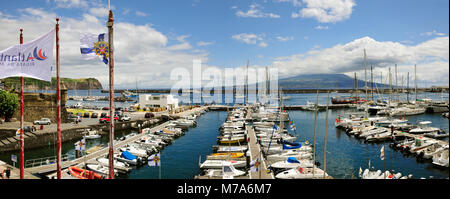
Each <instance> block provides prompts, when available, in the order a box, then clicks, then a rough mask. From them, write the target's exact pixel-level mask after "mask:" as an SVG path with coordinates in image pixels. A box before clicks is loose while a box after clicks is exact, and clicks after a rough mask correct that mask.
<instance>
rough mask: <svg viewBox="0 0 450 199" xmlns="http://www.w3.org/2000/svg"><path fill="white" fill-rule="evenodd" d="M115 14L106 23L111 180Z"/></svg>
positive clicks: (112, 160)
mask: <svg viewBox="0 0 450 199" xmlns="http://www.w3.org/2000/svg"><path fill="white" fill-rule="evenodd" d="M113 22H114V18H113V12H112V10H109V19H108V22H107V23H106V26H107V27H108V38H109V45H108V47H109V106H110V109H109V117H110V122H109V133H110V135H109V179H114V122H115V121H114V45H113V44H114V43H113V35H114V29H113V25H114V24H113Z"/></svg>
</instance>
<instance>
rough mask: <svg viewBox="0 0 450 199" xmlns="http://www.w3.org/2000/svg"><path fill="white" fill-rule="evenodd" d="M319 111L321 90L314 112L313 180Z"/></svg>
mask: <svg viewBox="0 0 450 199" xmlns="http://www.w3.org/2000/svg"><path fill="white" fill-rule="evenodd" d="M318 109H319V90H317V95H316V105H315V110H314V115H315V116H314V143H313V150H314V157H313V172H312V173H313V178H314V174H315V170H316V168H315V167H316V165H315V164H316V129H317V110H318Z"/></svg>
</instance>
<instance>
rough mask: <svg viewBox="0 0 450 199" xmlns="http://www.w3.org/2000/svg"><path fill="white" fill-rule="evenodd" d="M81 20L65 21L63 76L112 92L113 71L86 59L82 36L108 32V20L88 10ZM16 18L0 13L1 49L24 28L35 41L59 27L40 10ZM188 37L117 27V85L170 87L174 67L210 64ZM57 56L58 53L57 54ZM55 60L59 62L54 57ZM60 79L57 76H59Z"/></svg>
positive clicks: (122, 24) (29, 10)
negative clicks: (94, 81)
mask: <svg viewBox="0 0 450 199" xmlns="http://www.w3.org/2000/svg"><path fill="white" fill-rule="evenodd" d="M84 12H85V13H84V14H82V15H81V17H74V18H70V17H60V21H59V24H60V33H59V35H60V39H61V40H60V50H61V53H60V54H61V76H62V77H70V78H87V77H95V78H97V79H99V80H100V82H101V83H102V85H103V86H104V87H105V88H106V87H107V85H108V81H109V80H108V72H107V71H108V67H107V66H106V65H105V64H104V63H103V62H102V61H100V59H99V60H91V61H86V60H83V59H82V58H81V55H80V33H107V32H108V31H107V28H106V26H105V18H97V17H96V16H93V15H92V14H90V13H89V12H90V10H89V9H87V10H86V9H85V10H84ZM16 13H18V14H17V15H16V16H14V17H13V18H7V17H4V16H3V15H0V35H2V40H0V49H5V48H7V47H10V46H11V45H15V44H17V42H18V39H17V37H18V28H17V27H20V28H23V29H24V42H28V41H31V40H33V39H35V38H37V37H39V36H41V35H43V34H45V33H47V32H48V31H50V30H51V29H52V28H54V27H55V23H56V21H55V18H56V16H57V15H56V14H55V13H52V12H49V11H46V10H42V9H34V8H25V9H21V10H19V11H18V12H16ZM187 38H188V36H186V35H181V36H178V37H177V38H176V39H174V41H175V44H174V45H171V46H168V43H169V40H170V39H169V38H168V37H167V36H166V35H165V34H163V33H162V32H160V31H158V30H156V29H154V28H153V27H151V26H150V25H147V24H146V25H135V24H132V23H126V22H115V23H114V49H115V77H114V78H115V87H116V88H124V87H126V86H130V85H132V86H131V87H134V85H135V79H137V80H138V84H139V86H140V87H147V88H151V87H169V88H170V86H171V85H173V83H174V82H175V81H172V80H170V73H171V71H172V70H173V69H175V68H179V67H184V68H187V69H191V68H192V60H193V59H201V60H202V62H203V63H206V64H207V63H208V61H209V59H208V56H207V54H208V53H207V52H205V51H197V49H195V48H193V47H192V46H191V45H190V44H189V42H188V41H187ZM54 54H55V53H54ZM53 59H54V60H55V58H53ZM53 76H55V74H53Z"/></svg>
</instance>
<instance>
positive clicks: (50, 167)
mask: <svg viewBox="0 0 450 199" xmlns="http://www.w3.org/2000/svg"><path fill="white" fill-rule="evenodd" d="M200 109H206V107H199V108H194V109H191V110H187V111H184V112H180V113H177V114H176V115H178V116H185V115H188V114H191V113H193V112H195V111H198V110H200ZM167 124H169V122H168V121H167V122H164V123H162V124H159V125H157V126H155V127H153V128H151V129H150V131H151V132H155V131H160V130H161V129H163V128H164V127H165V126H167ZM145 135H146V134H144V133H141V134H137V135H134V136H132V137H130V138H128V139H126V140H123V141H115V142H114V151H118V150H119V148H120V147H123V146H125V145H127V144H130V143H133V142H135V141H138V140H139V139H141V138H142V137H143V136H145ZM108 153H109V147H105V148H103V149H101V150H98V151H95V152H93V153H90V154H88V155H85V156H83V157H80V158H77V159H74V160H69V161H64V162H61V170H64V169H67V168H69V167H70V166H75V165H80V164H84V163H86V162H88V161H90V160H93V159H96V158H99V157H106V156H107V155H108ZM25 171H26V172H27V173H30V174H34V175H45V174H50V173H53V172H56V164H47V165H41V166H36V167H30V168H25Z"/></svg>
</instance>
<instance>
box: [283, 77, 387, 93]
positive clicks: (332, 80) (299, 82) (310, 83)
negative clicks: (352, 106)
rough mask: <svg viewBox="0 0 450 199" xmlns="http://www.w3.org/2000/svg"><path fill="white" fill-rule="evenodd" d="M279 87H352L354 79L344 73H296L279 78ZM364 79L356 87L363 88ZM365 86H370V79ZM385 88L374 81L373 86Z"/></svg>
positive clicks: (384, 85)
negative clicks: (292, 75) (293, 75)
mask: <svg viewBox="0 0 450 199" xmlns="http://www.w3.org/2000/svg"><path fill="white" fill-rule="evenodd" d="M278 83H279V85H280V87H282V88H284V89H318V88H319V89H333V88H336V87H337V88H339V89H352V88H354V87H355V79H354V78H351V77H349V76H347V75H344V74H307V75H298V76H295V77H288V78H283V79H279V80H278ZM364 85H365V82H364V80H358V88H364ZM367 86H368V87H369V88H370V86H371V85H370V81H369V80H368V82H367ZM375 86H377V87H378V88H387V87H388V85H386V84H378V83H374V84H373V87H374V88H375Z"/></svg>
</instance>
